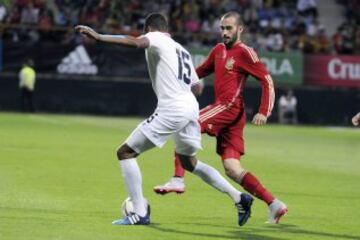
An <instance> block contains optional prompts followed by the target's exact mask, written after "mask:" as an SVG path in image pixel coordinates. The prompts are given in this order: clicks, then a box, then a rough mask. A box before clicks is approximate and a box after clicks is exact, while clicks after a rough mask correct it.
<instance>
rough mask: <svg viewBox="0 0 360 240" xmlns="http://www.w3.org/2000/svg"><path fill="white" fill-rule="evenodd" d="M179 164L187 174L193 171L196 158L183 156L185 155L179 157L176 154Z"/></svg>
mask: <svg viewBox="0 0 360 240" xmlns="http://www.w3.org/2000/svg"><path fill="white" fill-rule="evenodd" d="M178 156H179V159H180V162H181V166H182V167H183V168H184V169H185V170H186V171H189V172H192V171H194V169H195V166H196V161H197V160H196V158H195V157H192V156H185V155H181V154H178Z"/></svg>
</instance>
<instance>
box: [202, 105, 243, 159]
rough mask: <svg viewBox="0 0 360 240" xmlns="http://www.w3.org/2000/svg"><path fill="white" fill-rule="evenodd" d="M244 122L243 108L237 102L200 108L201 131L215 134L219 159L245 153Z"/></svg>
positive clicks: (211, 134)
mask: <svg viewBox="0 0 360 240" xmlns="http://www.w3.org/2000/svg"><path fill="white" fill-rule="evenodd" d="M245 122H246V114H245V112H244V108H243V107H242V106H239V105H238V104H234V105H231V106H230V104H228V103H225V104H224V103H220V102H217V103H214V104H211V105H208V106H207V107H205V108H203V109H201V110H200V117H199V123H200V126H201V133H207V134H208V135H210V136H216V140H217V146H216V152H217V153H218V154H219V155H220V156H221V159H222V160H224V159H227V158H236V159H240V156H241V155H243V154H244V153H245V151H244V139H243V130H244V127H245Z"/></svg>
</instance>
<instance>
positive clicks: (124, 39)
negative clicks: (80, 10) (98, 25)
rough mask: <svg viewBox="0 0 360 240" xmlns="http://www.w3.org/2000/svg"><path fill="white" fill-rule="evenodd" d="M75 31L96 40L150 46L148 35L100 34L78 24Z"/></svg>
mask: <svg viewBox="0 0 360 240" xmlns="http://www.w3.org/2000/svg"><path fill="white" fill-rule="evenodd" d="M75 31H77V32H79V33H81V34H84V35H86V36H87V37H89V38H91V39H94V40H96V41H101V42H107V43H115V44H121V45H123V46H127V47H134V48H147V47H149V40H148V39H147V38H146V37H138V38H136V37H132V36H126V35H104V34H99V33H97V32H96V31H94V30H93V29H92V28H90V27H88V26H84V25H78V26H76V27H75Z"/></svg>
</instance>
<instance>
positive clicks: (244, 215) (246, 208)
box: [235, 193, 254, 226]
mask: <svg viewBox="0 0 360 240" xmlns="http://www.w3.org/2000/svg"><path fill="white" fill-rule="evenodd" d="M240 197H241V198H240V202H238V203H235V207H236V208H237V211H238V224H239V225H240V226H243V225H244V224H245V223H246V222H247V220H248V219H249V218H250V216H251V205H252V203H253V201H254V199H253V197H251V196H250V195H249V194H247V193H241V195H240Z"/></svg>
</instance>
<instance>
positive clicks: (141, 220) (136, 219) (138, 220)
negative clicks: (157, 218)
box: [112, 213, 150, 225]
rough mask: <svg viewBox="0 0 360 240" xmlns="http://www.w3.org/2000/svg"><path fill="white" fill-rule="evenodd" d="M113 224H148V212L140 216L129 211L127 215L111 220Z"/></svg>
mask: <svg viewBox="0 0 360 240" xmlns="http://www.w3.org/2000/svg"><path fill="white" fill-rule="evenodd" d="M112 224H114V225H149V224H150V214H149V213H147V214H146V215H145V217H140V216H139V215H137V214H136V213H130V214H129V215H128V216H126V217H124V218H122V219H118V220H115V221H113V222H112Z"/></svg>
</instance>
